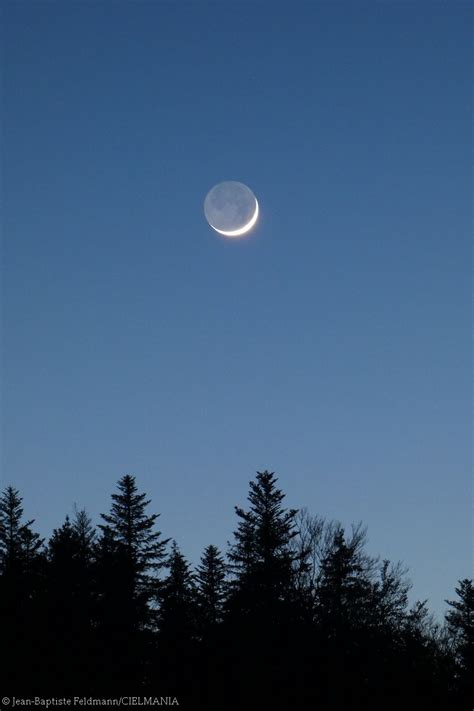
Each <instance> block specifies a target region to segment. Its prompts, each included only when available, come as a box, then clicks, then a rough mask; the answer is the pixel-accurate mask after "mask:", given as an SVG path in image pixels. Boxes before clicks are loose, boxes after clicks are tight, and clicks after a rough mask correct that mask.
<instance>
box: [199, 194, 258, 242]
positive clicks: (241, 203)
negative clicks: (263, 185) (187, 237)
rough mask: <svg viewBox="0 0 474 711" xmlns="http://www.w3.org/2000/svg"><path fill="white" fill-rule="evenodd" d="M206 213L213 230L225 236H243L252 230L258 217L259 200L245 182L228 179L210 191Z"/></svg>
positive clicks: (206, 203) (205, 204)
mask: <svg viewBox="0 0 474 711" xmlns="http://www.w3.org/2000/svg"><path fill="white" fill-rule="evenodd" d="M204 214H205V216H206V220H207V221H208V223H209V225H210V226H211V227H212V229H213V230H215V231H216V232H218V233H219V234H220V235H224V236H225V237H241V236H242V235H245V234H247V232H250V230H251V229H252V227H253V226H254V225H255V223H256V222H257V219H258V202H257V198H256V197H255V195H254V194H253V192H252V191H251V190H250V188H248V187H247V186H246V185H244V184H243V183H238V182H237V181H235V180H226V181H224V182H223V183H218V184H217V185H214V187H213V188H212V189H211V190H210V191H209V192H208V194H207V195H206V199H205V200H204Z"/></svg>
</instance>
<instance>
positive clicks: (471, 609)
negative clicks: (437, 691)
mask: <svg viewBox="0 0 474 711" xmlns="http://www.w3.org/2000/svg"><path fill="white" fill-rule="evenodd" d="M456 594H457V596H458V599H457V600H446V602H447V603H448V605H449V606H450V607H451V608H452V609H451V610H449V611H448V612H447V613H446V622H447V626H448V630H449V633H450V635H451V639H452V644H453V649H454V654H455V661H456V686H457V695H458V701H459V703H460V704H461V705H462V708H465V709H469V710H470V709H472V707H473V704H474V585H473V581H472V580H469V579H468V578H465V579H464V580H460V581H459V584H458V587H457V588H456Z"/></svg>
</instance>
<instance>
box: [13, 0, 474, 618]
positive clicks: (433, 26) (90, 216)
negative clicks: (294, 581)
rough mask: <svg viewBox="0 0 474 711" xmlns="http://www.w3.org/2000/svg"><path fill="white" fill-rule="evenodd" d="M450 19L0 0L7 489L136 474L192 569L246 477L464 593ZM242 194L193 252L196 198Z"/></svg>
mask: <svg viewBox="0 0 474 711" xmlns="http://www.w3.org/2000/svg"><path fill="white" fill-rule="evenodd" d="M471 8H472V6H471V4H470V3H468V2H465V3H464V2H449V3H448V2H446V3H441V2H412V3H409V2H400V3H397V2H393V3H382V2H380V3H376V2H370V3H364V2H353V1H352V0H351V2H340V3H337V2H331V3H329V2H328V3H318V2H290V1H289V0H288V1H287V2H284V3H283V2H275V1H273V2H270V0H268V1H267V2H257V1H255V2H245V1H243V2H240V1H239V2H237V1H235V2H230V1H227V0H219V2H213V3H210V2H205V1H204V0H199V1H197V0H196V1H195V2H173V3H171V2H133V1H131V0H130V1H129V2H112V1H110V2H69V1H68V2H64V1H62V2H8V1H7V2H4V3H3V19H2V24H3V28H4V29H3V41H2V44H3V60H2V64H3V77H2V80H3V141H2V162H3V213H4V214H3V246H2V252H3V256H2V262H3V266H2V288H3V295H2V311H3V328H2V361H3V365H2V368H3V369H2V399H3V406H2V428H3V430H2V432H3V435H2V462H1V465H2V485H7V484H12V485H13V486H15V487H17V488H19V489H20V491H21V493H22V494H23V496H24V505H25V510H26V512H27V514H28V515H29V516H31V517H34V518H36V519H37V525H38V528H39V530H40V531H41V532H42V533H43V534H44V535H47V534H49V533H50V532H51V530H52V528H53V527H54V526H57V525H59V524H61V522H62V520H63V519H64V516H65V514H66V513H71V512H72V507H73V503H74V502H76V503H77V504H78V506H85V507H86V508H87V509H88V510H89V512H90V513H91V515H92V516H93V518H94V520H97V518H98V514H99V512H100V511H106V510H108V508H109V504H110V495H111V493H112V492H113V491H114V490H115V485H116V482H117V480H118V479H119V477H121V476H122V475H123V474H125V473H131V474H134V475H135V476H136V477H137V481H138V484H139V487H140V489H141V490H144V491H146V492H147V493H148V494H149V495H150V497H151V498H152V500H153V511H157V512H161V518H160V528H161V530H162V531H163V533H164V534H165V535H166V536H172V537H175V538H176V539H177V540H178V543H179V544H180V546H181V547H182V549H183V552H184V553H185V554H186V555H187V556H188V557H189V558H190V559H191V560H192V561H193V562H195V561H196V560H197V559H198V557H199V555H200V552H201V550H202V548H203V547H204V546H205V545H207V544H208V543H215V544H217V545H218V546H220V547H222V548H224V549H225V545H226V541H227V540H229V539H230V538H231V535H232V531H233V530H234V528H235V523H236V520H235V515H234V511H233V507H234V505H235V504H237V505H243V504H245V501H246V496H247V492H248V482H249V480H250V479H252V478H253V477H254V475H255V472H256V470H263V469H265V468H267V469H270V470H272V471H275V472H276V474H277V475H278V476H279V482H280V485H281V487H282V488H283V490H284V491H285V492H286V494H287V499H286V502H287V504H288V505H289V506H295V507H299V506H306V507H307V508H308V509H309V510H310V511H311V512H313V513H319V514H321V515H324V516H327V517H329V518H337V519H339V520H340V521H341V522H343V523H344V524H346V525H349V524H350V523H351V522H352V521H358V520H362V521H363V522H364V523H366V524H367V525H368V535H369V551H370V552H372V553H374V554H375V553H380V554H381V555H382V556H384V557H388V558H390V559H393V560H398V559H401V560H403V561H404V562H405V563H406V564H407V565H408V566H409V567H410V569H411V578H412V580H413V583H414V589H413V595H414V596H416V597H420V598H426V597H427V598H429V600H430V603H431V605H432V607H433V609H435V610H436V611H438V612H439V611H442V610H443V609H444V607H445V606H444V603H443V599H444V598H446V597H452V596H453V590H454V586H455V584H456V581H457V579H458V578H460V577H466V576H469V575H470V574H471V570H472V518H471V512H472V480H471V473H470V465H471V455H470V452H471V449H470V439H471V420H470V386H471V377H470V323H471V312H470V278H471V271H470V270H471V254H470V227H471V214H470V204H471V188H472V185H471V174H470V168H471V161H472V151H471V125H472V118H473V116H472V103H471V101H472V92H471V89H472V71H471V50H470V42H471V28H472V9H471ZM221 180H238V181H242V182H244V183H247V184H248V185H249V186H250V187H251V188H252V190H253V191H254V192H255V194H256V195H257V198H258V200H259V203H260V208H261V219H260V221H259V225H258V228H257V230H256V231H255V232H254V233H253V234H252V236H251V237H250V238H248V239H245V240H240V241H235V240H234V241H229V240H227V241H226V240H225V239H224V238H220V237H218V236H217V235H216V234H215V233H213V232H212V231H211V230H210V228H209V227H208V225H207V223H206V222H205V219H204V215H203V201H204V198H205V195H206V193H207V191H208V190H209V189H210V188H211V187H212V186H213V185H214V184H215V183H216V182H219V181H221Z"/></svg>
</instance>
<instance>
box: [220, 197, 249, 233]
mask: <svg viewBox="0 0 474 711" xmlns="http://www.w3.org/2000/svg"><path fill="white" fill-rule="evenodd" d="M257 220H258V201H257V198H255V212H254V213H253V215H252V217H251V219H250V220H249V221H248V222H247V224H246V225H244V226H243V227H241V228H240V229H239V230H232V231H231V232H224V230H218V229H217V227H213V228H212V229H213V230H215V231H216V232H218V233H219V234H220V235H225V236H226V237H240V235H244V234H245V233H246V232H248V231H249V230H251V229H252V227H253V226H254V224H255V223H256V222H257Z"/></svg>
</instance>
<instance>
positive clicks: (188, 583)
mask: <svg viewBox="0 0 474 711" xmlns="http://www.w3.org/2000/svg"><path fill="white" fill-rule="evenodd" d="M167 567H168V575H167V576H166V577H165V579H164V580H163V582H162V584H161V585H160V590H159V601H160V607H159V612H158V629H159V632H158V660H157V661H158V676H159V677H160V678H161V679H162V680H163V681H164V682H165V685H166V687H167V688H169V689H170V691H171V693H176V694H178V693H179V694H184V695H185V696H188V695H189V694H191V693H192V689H193V688H195V687H196V686H197V685H198V684H199V678H200V674H199V673H198V668H199V666H198V665H199V663H200V660H199V657H198V655H197V634H196V599H195V598H196V590H195V585H194V580H193V575H192V573H191V570H190V566H189V563H188V562H187V560H186V559H185V557H184V556H183V554H182V553H181V551H180V550H179V548H178V545H177V544H176V541H173V544H172V548H171V553H170V556H169V559H168V562H167Z"/></svg>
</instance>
